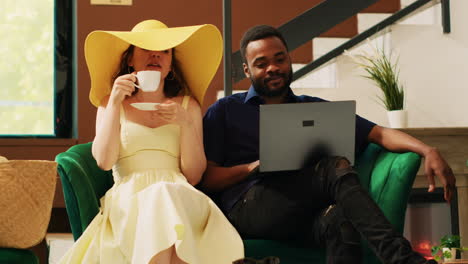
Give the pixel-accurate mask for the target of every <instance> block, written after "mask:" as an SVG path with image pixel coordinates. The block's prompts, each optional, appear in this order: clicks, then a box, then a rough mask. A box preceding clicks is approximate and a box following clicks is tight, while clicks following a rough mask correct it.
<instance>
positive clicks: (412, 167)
mask: <svg viewBox="0 0 468 264" xmlns="http://www.w3.org/2000/svg"><path fill="white" fill-rule="evenodd" d="M55 161H56V162H57V163H58V173H59V175H60V179H61V180H62V186H63V192H64V196H65V203H66V208H67V213H68V216H69V219H70V225H71V229H72V233H73V237H74V238H75V240H76V239H78V238H79V237H80V235H81V234H82V232H83V231H84V230H85V228H86V226H87V225H88V224H89V223H90V221H91V220H92V219H93V218H94V216H95V215H96V214H97V212H98V211H99V199H100V197H102V196H103V195H104V194H105V192H106V191H107V190H108V189H109V188H110V187H111V186H112V184H113V180H112V172H111V171H102V170H101V169H99V168H98V166H97V164H96V161H95V160H94V159H93V157H92V155H91V143H86V144H79V145H76V146H73V147H71V148H70V149H69V150H67V151H66V152H63V153H60V154H59V155H57V157H56V159H55ZM420 162H421V158H420V156H419V155H417V154H415V153H411V152H410V153H401V154H399V153H392V152H388V151H386V150H385V149H383V148H381V147H380V146H377V145H375V144H370V145H369V146H368V147H367V149H366V151H365V152H364V153H363V154H362V155H361V156H360V157H357V159H356V169H357V171H358V173H359V176H360V180H361V184H362V185H363V186H364V188H366V189H367V190H368V192H369V194H370V195H371V197H372V198H373V199H374V200H375V201H376V203H377V204H378V205H379V206H380V208H381V209H382V211H383V212H384V214H385V216H386V217H387V218H388V219H389V221H390V222H391V223H392V224H393V225H394V227H395V228H396V229H397V230H399V231H400V232H403V226H404V219H405V211H406V205H407V201H408V198H409V194H410V191H411V187H412V185H413V181H414V178H415V176H416V173H417V171H418V169H419V166H420ZM244 247H245V254H246V256H249V257H253V258H257V259H260V258H263V257H265V256H278V257H279V258H280V260H281V264H304V263H325V252H324V250H323V249H319V248H312V249H311V248H301V247H299V246H297V245H295V244H294V243H292V242H291V243H288V242H280V241H268V240H244ZM363 250H364V263H379V262H378V260H377V259H376V257H375V255H374V254H373V253H372V252H371V251H370V250H369V249H368V248H366V247H365V246H364V247H363Z"/></svg>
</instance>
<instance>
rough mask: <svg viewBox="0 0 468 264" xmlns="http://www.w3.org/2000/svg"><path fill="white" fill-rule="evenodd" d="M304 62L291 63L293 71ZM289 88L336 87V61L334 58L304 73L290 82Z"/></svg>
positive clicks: (302, 65)
mask: <svg viewBox="0 0 468 264" xmlns="http://www.w3.org/2000/svg"><path fill="white" fill-rule="evenodd" d="M304 66H305V64H299V63H293V65H292V68H293V71H297V70H298V69H300V68H302V67H304ZM291 88H302V89H311V88H336V63H335V61H334V60H332V61H331V62H329V63H327V64H325V65H324V66H322V67H320V68H319V69H316V70H315V71H313V72H311V73H309V74H306V75H305V76H303V77H302V78H300V79H299V80H296V81H294V82H293V83H291Z"/></svg>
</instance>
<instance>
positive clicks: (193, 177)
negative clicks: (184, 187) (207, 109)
mask: <svg viewBox="0 0 468 264" xmlns="http://www.w3.org/2000/svg"><path fill="white" fill-rule="evenodd" d="M187 109H188V111H187V114H188V120H187V122H183V123H182V124H181V126H180V128H181V129H180V167H181V169H182V173H183V174H184V175H185V177H186V178H187V180H188V182H189V183H190V184H192V185H196V184H198V183H199V182H200V180H201V177H202V175H203V172H204V171H205V169H206V156H205V151H204V149H203V130H202V114H201V109H200V105H199V104H198V102H197V101H195V100H194V99H193V98H190V101H189V103H188V107H187Z"/></svg>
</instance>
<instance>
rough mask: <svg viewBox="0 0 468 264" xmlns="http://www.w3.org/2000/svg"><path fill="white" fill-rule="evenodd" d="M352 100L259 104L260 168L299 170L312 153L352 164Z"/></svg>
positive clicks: (353, 106) (353, 123)
mask: <svg viewBox="0 0 468 264" xmlns="http://www.w3.org/2000/svg"><path fill="white" fill-rule="evenodd" d="M355 129H356V102H355V101H336V102H312V103H295V104H272V105H261V106H260V142H259V144H260V171H261V172H271V171H285V170H299V169H302V168H303V167H304V166H306V165H307V164H308V163H310V162H311V160H313V159H315V157H316V155H317V154H319V155H333V156H344V157H346V158H347V159H348V160H349V161H350V162H351V164H354V147H355Z"/></svg>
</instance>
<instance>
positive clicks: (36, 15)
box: [0, 0, 54, 135]
mask: <svg viewBox="0 0 468 264" xmlns="http://www.w3.org/2000/svg"><path fill="white" fill-rule="evenodd" d="M0 36H1V40H2V41H1V42H0V58H2V59H1V60H0V80H1V82H0V85H1V89H0V120H1V122H0V134H3V135H15V134H53V133H54V128H53V126H54V125H53V118H54V1H53V0H34V1H31V0H2V8H0Z"/></svg>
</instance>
